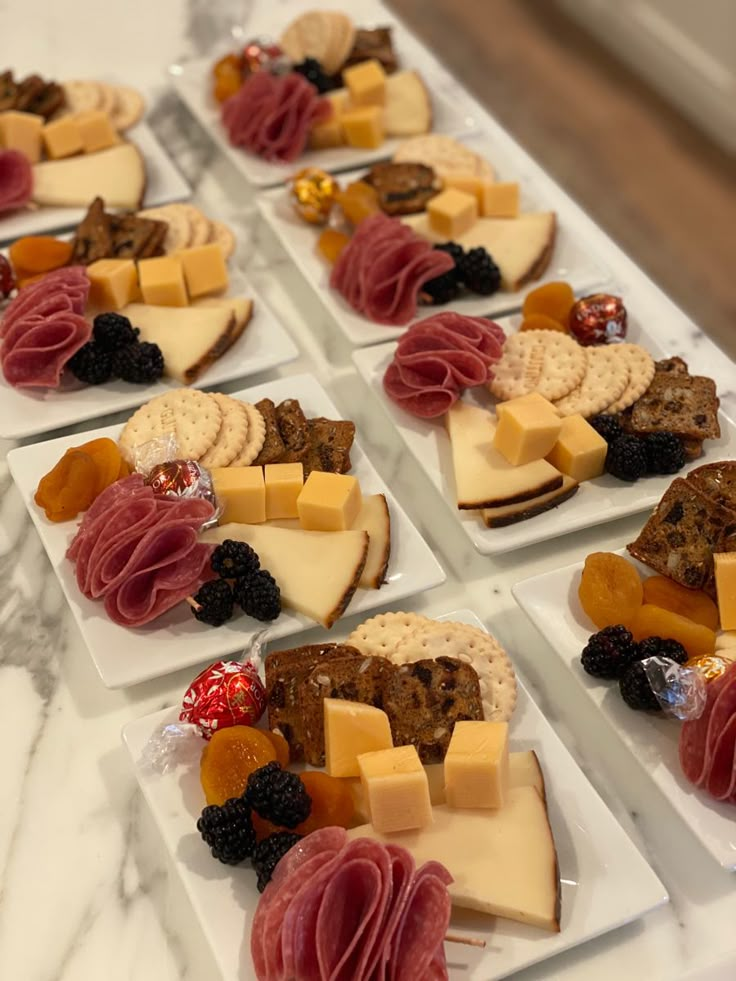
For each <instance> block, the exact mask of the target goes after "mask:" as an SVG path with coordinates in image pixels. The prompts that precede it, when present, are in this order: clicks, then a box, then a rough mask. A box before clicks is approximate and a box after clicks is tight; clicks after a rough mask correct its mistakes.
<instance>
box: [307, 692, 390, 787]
mask: <svg viewBox="0 0 736 981" xmlns="http://www.w3.org/2000/svg"><path fill="white" fill-rule="evenodd" d="M323 711H324V723H325V769H326V770H327V772H328V773H329V775H330V776H331V777H358V776H360V767H359V766H358V757H359V756H362V755H364V754H366V753H375V752H378V751H380V750H384V749H392V748H393V739H392V738H391V726H390V724H389V721H388V716H387V715H386V713H385V712H384V711H383V710H382V709H379V708H374V706H373V705H364V704H363V703H362V702H348V701H346V700H345V699H343V698H325V700H324V702H323Z"/></svg>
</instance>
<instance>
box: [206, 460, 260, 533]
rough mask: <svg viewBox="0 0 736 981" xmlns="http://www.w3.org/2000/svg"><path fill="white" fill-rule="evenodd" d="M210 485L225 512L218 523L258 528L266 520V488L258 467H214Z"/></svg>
mask: <svg viewBox="0 0 736 981" xmlns="http://www.w3.org/2000/svg"><path fill="white" fill-rule="evenodd" d="M211 474H212V486H213V487H214V490H215V495H216V497H217V500H218V503H219V504H220V506H221V507H222V508H223V509H224V510H223V513H222V514H221V515H220V524H225V523H226V522H231V521H234V522H237V523H238V524H244V525H258V524H261V523H262V522H264V521H265V520H266V485H265V482H264V479H263V470H262V469H261V468H260V467H213V469H212V470H211Z"/></svg>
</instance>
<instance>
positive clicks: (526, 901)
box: [348, 787, 560, 933]
mask: <svg viewBox="0 0 736 981" xmlns="http://www.w3.org/2000/svg"><path fill="white" fill-rule="evenodd" d="M432 810H433V814H434V821H433V823H432V824H430V825H429V826H428V827H426V828H423V829H422V830H421V831H401V832H397V833H395V834H391V835H382V834H379V833H378V832H377V831H375V830H374V828H373V827H372V825H370V824H364V825H361V826H360V827H358V828H353V829H351V830H350V831H348V835H349V837H350V838H372V839H374V840H378V841H382V842H386V843H388V842H391V843H393V844H396V845H403V847H404V848H407V849H408V850H409V851H410V852H411V854H412V855H413V856H414V861H415V862H416V864H417V866H420V865H422V864H423V863H424V862H429V861H432V860H433V859H434V860H435V861H437V862H441V863H442V865H444V866H445V867H446V868H447V870H448V871H449V873H450V875H451V876H452V878H453V882H452V883H450V885H449V886H448V891H449V893H450V896H451V898H452V902H453V904H454V905H455V906H461V907H464V908H466V909H474V910H478V911H479V912H481V913H490V914H491V915H492V916H501V917H503V918H504V919H507V920H517V921H518V922H520V923H528V924H530V925H531V926H537V927H540V928H541V929H543V930H551V931H553V932H555V933H558V932H559V930H560V877H559V869H558V865H557V852H556V850H555V842H554V838H553V836H552V829H551V828H550V825H549V819H548V817H547V808H546V806H545V803H544V801H543V799H542V798H541V796H540V795H539V793H538V791H537V790H536V789H535V788H534V787H514V788H513V789H512V790H510V791H509V795H508V800H507V802H506V804H505V805H504V806H503V807H501V808H499V809H498V810H462V811H456V810H452V809H451V808H449V807H447V805H445V804H440V805H439V806H437V807H434V808H433V809H432Z"/></svg>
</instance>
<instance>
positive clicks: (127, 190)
mask: <svg viewBox="0 0 736 981" xmlns="http://www.w3.org/2000/svg"><path fill="white" fill-rule="evenodd" d="M145 188H146V168H145V165H144V162H143V157H142V156H141V153H140V150H139V149H138V147H136V146H134V145H133V144H132V143H121V144H119V145H118V146H113V147H110V149H109V150H101V151H100V152H99V153H87V154H84V155H82V156H80V157H67V158H66V159H64V160H45V161H43V163H38V164H36V165H35V166H34V168H33V200H34V201H35V202H36V204H42V205H52V206H54V207H59V208H75V207H79V208H86V207H87V205H88V204H89V203H90V201H92V199H93V198H96V197H100V198H103V199H104V201H105V207H106V208H108V209H109V208H129V209H130V210H136V211H137V210H138V208H140V206H141V203H142V201H143V193H144V191H145Z"/></svg>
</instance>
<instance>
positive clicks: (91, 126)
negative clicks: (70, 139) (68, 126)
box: [76, 109, 119, 153]
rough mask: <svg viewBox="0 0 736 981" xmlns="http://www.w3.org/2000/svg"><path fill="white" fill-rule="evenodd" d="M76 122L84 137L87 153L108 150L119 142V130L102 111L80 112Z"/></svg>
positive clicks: (83, 142) (83, 141)
mask: <svg viewBox="0 0 736 981" xmlns="http://www.w3.org/2000/svg"><path fill="white" fill-rule="evenodd" d="M76 121H77V125H78V126H79V131H80V133H81V135H82V144H83V146H84V152H85V153H97V151H98V150H107V148H108V147H111V146H115V144H116V143H117V142H119V141H118V134H117V130H116V129H115V127H114V126H113V124H112V121H111V120H110V117H109V116H108V114H107V113H106V112H103V111H102V110H101V109H91V110H90V111H89V112H80V113H78V114H77V116H76Z"/></svg>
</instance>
